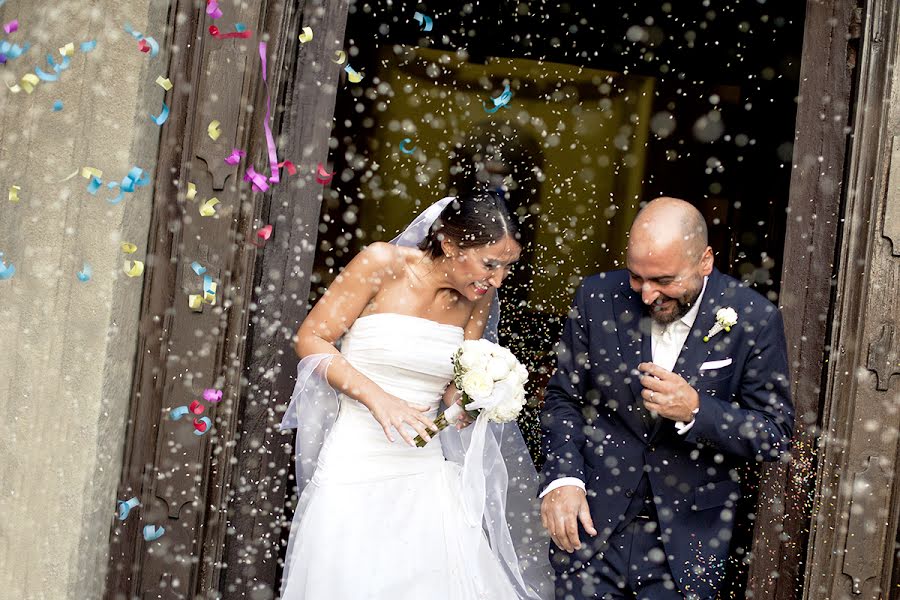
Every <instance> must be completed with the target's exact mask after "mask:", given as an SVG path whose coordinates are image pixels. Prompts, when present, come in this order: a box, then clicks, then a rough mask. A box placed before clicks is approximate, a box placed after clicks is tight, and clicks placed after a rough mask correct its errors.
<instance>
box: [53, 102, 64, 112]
mask: <svg viewBox="0 0 900 600" xmlns="http://www.w3.org/2000/svg"><path fill="white" fill-rule="evenodd" d="M62 109H63V103H62V100H57V101H56V102H54V103H53V112H59V111H61V110H62Z"/></svg>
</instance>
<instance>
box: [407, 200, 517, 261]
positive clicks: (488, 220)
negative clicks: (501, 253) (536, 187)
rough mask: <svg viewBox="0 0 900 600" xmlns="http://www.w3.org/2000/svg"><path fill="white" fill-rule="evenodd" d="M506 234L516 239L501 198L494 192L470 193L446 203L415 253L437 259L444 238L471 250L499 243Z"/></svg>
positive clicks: (513, 223)
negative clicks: (423, 253) (419, 251)
mask: <svg viewBox="0 0 900 600" xmlns="http://www.w3.org/2000/svg"><path fill="white" fill-rule="evenodd" d="M507 235H508V236H509V237H511V238H513V239H514V240H518V239H519V226H518V223H516V220H515V217H513V216H512V214H511V213H510V211H509V208H508V207H507V206H506V202H504V201H503V198H501V197H500V195H499V194H497V193H496V192H474V193H472V194H471V195H466V196H459V197H457V198H455V199H454V200H451V201H450V203H449V204H447V206H446V207H445V208H444V210H443V211H441V214H440V215H439V216H438V218H437V219H435V221H434V223H433V224H432V225H431V229H429V230H428V235H426V236H425V239H423V240H422V241H421V242H419V250H422V251H424V252H428V253H429V254H430V255H431V258H439V257H441V256H443V255H444V249H443V248H441V241H443V240H444V239H449V240H452V241H454V242H455V243H456V244H457V245H458V246H459V247H460V248H473V247H477V246H486V245H487V244H492V243H494V242H499V241H500V240H502V239H503V238H504V236H507Z"/></svg>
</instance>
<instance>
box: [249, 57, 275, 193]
mask: <svg viewBox="0 0 900 600" xmlns="http://www.w3.org/2000/svg"><path fill="white" fill-rule="evenodd" d="M259 63H260V68H261V69H262V79H263V84H264V85H265V87H266V117H265V120H264V121H263V130H264V131H265V134H266V148H267V149H268V151H269V182H270V183H278V182H279V181H281V179H280V178H281V176H280V175H279V173H278V150H277V149H276V148H275V136H274V135H272V128H271V127H270V126H269V121H270V120H271V119H272V99H271V96H270V94H269V77H268V73H269V67H268V64H267V62H266V43H265V42H260V43H259ZM254 184H255V185H256V186H257V187H259V188H261V189H262V191H265V189H267V188H268V186H266V188H262V186H260V185H259V184H258V183H257V182H255V181H254ZM257 191H259V190H257Z"/></svg>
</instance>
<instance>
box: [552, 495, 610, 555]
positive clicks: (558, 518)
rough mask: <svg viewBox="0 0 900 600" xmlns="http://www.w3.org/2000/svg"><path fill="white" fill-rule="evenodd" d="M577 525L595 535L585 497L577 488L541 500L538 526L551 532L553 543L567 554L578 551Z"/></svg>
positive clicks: (579, 544) (579, 541)
mask: <svg viewBox="0 0 900 600" xmlns="http://www.w3.org/2000/svg"><path fill="white" fill-rule="evenodd" d="M578 521H581V524H582V526H583V527H584V529H585V531H587V532H588V533H589V534H590V535H592V536H594V535H597V530H596V529H594V521H593V520H592V519H591V511H590V510H589V509H588V503H587V496H586V494H585V491H584V490H582V489H581V488H580V487H578V486H575V485H564V486H562V487H558V488H556V489H555V490H553V491H552V492H550V493H549V494H547V495H546V496H544V499H543V501H542V502H541V523H543V525H544V528H545V529H546V530H547V531H549V532H550V537H551V538H552V539H553V542H554V543H555V544H556V545H557V546H559V547H560V548H562V549H563V550H565V551H566V552H569V553H572V552H575V550H577V549H579V548H581V540H580V539H578Z"/></svg>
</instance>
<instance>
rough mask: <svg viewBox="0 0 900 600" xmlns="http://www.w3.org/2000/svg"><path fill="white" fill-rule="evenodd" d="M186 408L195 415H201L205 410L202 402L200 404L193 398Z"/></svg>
mask: <svg viewBox="0 0 900 600" xmlns="http://www.w3.org/2000/svg"><path fill="white" fill-rule="evenodd" d="M188 410H189V411H191V412H192V413H194V414H195V415H202V414H203V411H204V410H206V407H204V406H203V405H202V404H200V402H199V401H198V400H194V401H193V402H191V405H190V406H189V407H188Z"/></svg>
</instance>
